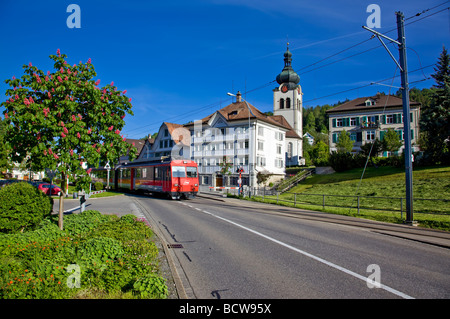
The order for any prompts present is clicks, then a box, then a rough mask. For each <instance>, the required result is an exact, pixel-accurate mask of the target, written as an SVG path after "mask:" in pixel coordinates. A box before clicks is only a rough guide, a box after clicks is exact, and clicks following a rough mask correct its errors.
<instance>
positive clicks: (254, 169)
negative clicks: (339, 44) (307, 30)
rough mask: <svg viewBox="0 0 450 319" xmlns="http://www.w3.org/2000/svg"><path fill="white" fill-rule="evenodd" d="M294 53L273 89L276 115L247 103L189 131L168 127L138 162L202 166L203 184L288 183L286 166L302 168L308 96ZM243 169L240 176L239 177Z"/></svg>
mask: <svg viewBox="0 0 450 319" xmlns="http://www.w3.org/2000/svg"><path fill="white" fill-rule="evenodd" d="M291 57H292V54H291V53H290V52H289V49H287V51H286V53H285V54H284V68H283V70H282V72H281V73H280V74H279V75H278V76H277V78H276V79H277V82H278V84H279V86H278V87H277V88H275V89H274V90H273V92H274V93H273V103H274V104H273V113H274V115H273V116H269V115H266V114H264V113H263V112H261V111H259V110H258V109H257V108H256V107H254V106H253V105H251V104H249V103H248V102H247V101H245V100H243V99H242V96H241V94H240V93H239V92H238V93H237V95H236V102H234V103H231V104H229V105H227V106H225V107H224V108H222V109H220V110H218V111H216V112H214V113H212V114H210V115H209V116H207V117H205V118H203V119H201V120H199V121H195V122H191V123H189V124H186V125H184V126H182V125H180V124H173V123H166V122H164V123H163V124H162V125H161V127H160V129H159V132H158V135H157V137H156V139H155V140H148V141H146V142H145V145H144V147H143V149H142V152H141V153H140V156H139V158H138V159H137V160H136V161H155V160H161V159H163V158H164V157H171V158H185V159H191V160H194V161H196V162H197V164H198V167H199V176H200V184H201V185H209V186H238V185H239V178H241V184H242V185H250V186H252V187H256V186H258V184H257V180H258V178H257V177H258V175H259V174H263V175H269V178H268V179H267V180H266V182H265V183H266V184H268V183H270V182H274V181H276V180H279V179H282V178H284V176H285V167H286V166H291V165H302V164H304V160H302V155H303V152H302V137H301V136H302V135H303V134H302V91H301V87H300V85H298V83H299V81H300V77H299V76H298V75H297V73H295V71H294V70H293V69H292V67H291V61H292V58H291ZM239 170H240V172H239Z"/></svg>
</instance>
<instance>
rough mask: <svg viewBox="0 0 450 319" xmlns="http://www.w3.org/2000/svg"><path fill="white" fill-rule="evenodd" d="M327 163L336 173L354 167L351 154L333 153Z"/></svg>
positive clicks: (354, 163)
mask: <svg viewBox="0 0 450 319" xmlns="http://www.w3.org/2000/svg"><path fill="white" fill-rule="evenodd" d="M329 163H330V166H331V167H333V169H334V170H335V171H336V172H343V171H346V170H349V169H351V168H355V166H356V161H355V159H354V156H353V154H351V153H338V152H333V153H331V155H330V159H329Z"/></svg>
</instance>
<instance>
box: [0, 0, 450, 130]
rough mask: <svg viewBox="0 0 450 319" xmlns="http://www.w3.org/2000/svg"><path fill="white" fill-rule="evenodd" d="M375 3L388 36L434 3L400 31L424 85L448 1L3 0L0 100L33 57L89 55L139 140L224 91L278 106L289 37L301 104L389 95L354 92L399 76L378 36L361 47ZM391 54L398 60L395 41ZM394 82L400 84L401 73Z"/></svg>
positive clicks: (220, 98)
mask: <svg viewBox="0 0 450 319" xmlns="http://www.w3.org/2000/svg"><path fill="white" fill-rule="evenodd" d="M72 3H73V4H77V5H79V7H80V9H81V16H80V18H81V28H73V29H70V28H68V27H67V24H66V20H67V18H68V17H69V15H70V13H67V12H66V9H67V6H68V5H69V4H72ZM371 3H374V4H377V5H379V7H380V12H381V15H380V18H381V28H380V29H377V31H379V32H381V33H385V34H386V35H388V36H390V37H391V38H393V39H397V32H396V30H394V31H391V30H392V29H395V28H396V16H395V12H396V11H401V12H403V13H404V15H405V17H406V18H409V17H412V16H414V15H415V14H416V13H418V12H422V11H423V10H427V9H430V8H433V7H435V8H433V9H432V10H429V11H427V12H425V13H423V14H422V15H420V16H418V17H414V18H411V19H409V20H407V21H406V23H410V24H407V25H406V29H405V30H406V43H407V46H408V47H409V50H408V52H407V54H408V70H409V71H410V72H411V73H410V74H409V80H410V82H411V87H418V88H423V87H430V86H431V85H433V83H434V82H433V80H425V81H422V80H423V79H425V78H427V77H429V75H430V74H431V73H433V72H434V71H433V68H432V67H427V66H430V65H432V64H434V63H436V61H437V58H438V56H439V54H440V52H441V50H442V46H443V45H445V46H446V47H447V48H449V47H450V45H449V44H450V41H449V40H450V11H449V10H444V11H442V12H439V11H440V10H443V9H445V8H447V7H449V6H450V1H445V0H427V1H423V0H409V1H401V0H390V1H385V0H380V1H376V0H370V1H362V0H359V1H355V0H352V1H349V0H342V1H341V0H336V1H332V0H316V1H303V0H277V1H273V0H260V1H257V0H189V1H187V0H184V1H179V0H172V1H161V0H158V1H153V0H152V1H137V0H127V1H117V0H109V1H92V0H91V1H84V0H69V1H65V0H54V1H45V0H43V1H25V0H24V1H16V0H2V1H1V2H0V36H1V39H2V49H1V50H0V80H1V82H0V92H2V94H1V96H0V101H4V100H5V97H4V93H3V92H5V90H6V89H7V86H6V84H5V83H4V82H3V81H4V80H5V79H7V78H11V77H12V76H13V75H14V76H16V77H18V76H21V75H22V74H23V73H22V65H23V64H28V63H29V62H32V63H33V65H36V66H38V67H39V68H41V69H43V70H44V71H46V70H51V69H52V63H51V60H50V59H49V58H48V56H49V55H50V54H55V53H56V50H57V49H58V48H59V49H60V50H61V52H62V53H65V54H67V55H68V62H69V63H70V64H74V63H78V62H79V61H83V62H86V61H87V60H88V59H89V58H91V59H92V63H93V64H94V66H95V68H96V72H97V78H98V79H100V80H101V85H102V84H103V85H104V84H107V83H110V82H111V81H114V83H115V85H116V86H117V87H118V88H119V89H120V90H125V89H126V90H127V91H128V93H127V96H129V97H131V98H132V103H133V112H134V116H133V117H127V118H126V119H127V121H126V126H125V128H124V130H123V133H124V134H125V136H127V137H128V138H141V137H143V136H145V135H147V134H149V133H154V132H156V131H157V130H158V128H159V126H160V125H161V123H162V122H163V121H167V122H174V123H179V124H184V123H186V122H188V121H191V120H196V119H200V118H202V117H204V116H206V115H208V114H210V113H212V112H214V111H215V110H217V109H219V108H221V107H224V106H226V105H228V104H229V103H231V102H232V99H231V98H230V97H229V96H227V92H233V93H236V92H237V91H238V90H239V91H241V92H246V91H248V93H247V94H245V96H244V97H245V98H246V99H247V101H248V102H250V103H252V104H253V105H255V106H256V107H257V108H259V109H260V110H261V111H263V112H264V111H270V110H272V108H273V106H272V103H273V92H272V90H273V88H274V87H276V85H277V84H276V83H275V82H272V81H274V80H275V77H276V76H277V75H278V74H279V73H280V72H281V70H282V68H283V66H284V62H283V53H284V52H285V50H286V42H287V41H289V43H290V51H291V52H292V54H293V61H292V65H293V68H294V70H296V71H297V72H298V74H299V75H300V85H301V86H302V89H303V93H304V96H303V98H304V106H316V105H323V104H327V103H328V104H334V103H336V102H338V101H342V100H345V99H346V98H348V99H353V98H357V97H360V96H370V95H374V94H376V93H377V91H383V92H386V93H387V92H388V91H389V87H387V86H380V85H371V86H368V87H365V88H359V89H356V88H358V87H361V86H364V85H367V84H370V83H371V82H375V81H379V80H383V79H388V78H391V77H392V76H393V75H394V72H395V71H396V65H395V64H394V62H393V61H392V60H391V58H390V57H389V55H388V53H387V52H386V51H385V49H384V48H383V47H382V46H381V45H380V43H379V42H378V40H377V39H372V40H370V41H367V42H364V43H362V44H359V43H361V42H363V41H364V40H367V39H369V38H370V36H371V34H370V33H369V32H368V31H366V30H363V29H362V25H365V24H366V19H367V17H368V16H369V15H370V13H368V12H366V9H367V6H368V5H369V4H371ZM427 16H429V17H428V18H426V17H427ZM420 19H421V20H420ZM389 31H391V32H389ZM388 32H389V33H388ZM287 39H288V40H287ZM356 44H359V45H356ZM355 45H356V46H355ZM344 49H348V50H345V51H344V52H342V53H341V54H337V55H335V56H333V55H334V54H336V53H338V52H340V51H342V50H344ZM389 49H390V50H391V52H392V53H393V54H394V56H395V57H396V58H398V49H397V47H396V46H394V45H392V44H390V45H389ZM365 51H367V52H365ZM324 59H325V60H324ZM322 60H323V61H322ZM422 67H425V68H424V69H423V70H421V71H416V72H412V71H414V70H417V69H420V68H422ZM422 71H423V72H422ZM396 75H399V72H398V71H397V72H396ZM418 81H419V82H418ZM271 82H272V83H271ZM382 83H383V84H391V83H392V82H391V80H389V81H385V82H382ZM392 84H393V85H394V86H400V78H399V77H397V78H396V79H394V82H393V83H392ZM396 90H397V89H395V88H394V89H392V93H394V92H395V91H396ZM344 91H346V92H344ZM338 92H342V93H339V94H336V93H338ZM0 111H3V109H0Z"/></svg>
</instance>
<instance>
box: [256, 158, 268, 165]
mask: <svg viewBox="0 0 450 319" xmlns="http://www.w3.org/2000/svg"><path fill="white" fill-rule="evenodd" d="M256 165H258V166H266V158H265V157H262V156H256Z"/></svg>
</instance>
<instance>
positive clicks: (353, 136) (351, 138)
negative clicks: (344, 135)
mask: <svg viewBox="0 0 450 319" xmlns="http://www.w3.org/2000/svg"><path fill="white" fill-rule="evenodd" d="M350 140H351V141H353V142H356V132H351V133H350Z"/></svg>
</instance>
